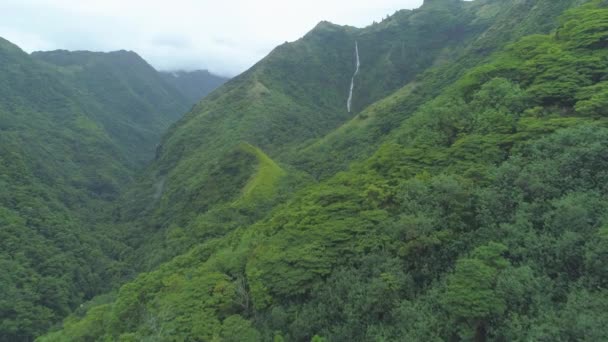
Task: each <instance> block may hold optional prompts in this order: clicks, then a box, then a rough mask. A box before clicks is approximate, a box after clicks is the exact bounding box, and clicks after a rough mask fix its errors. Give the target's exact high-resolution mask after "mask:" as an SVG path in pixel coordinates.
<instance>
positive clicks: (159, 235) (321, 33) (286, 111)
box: [120, 1, 558, 261]
mask: <svg viewBox="0 0 608 342" xmlns="http://www.w3.org/2000/svg"><path fill="white" fill-rule="evenodd" d="M485 6H490V5H488V4H487V3H486V2H480V3H476V4H474V5H473V4H469V3H463V2H460V1H442V2H427V3H425V5H424V6H422V7H421V8H420V9H418V10H414V11H400V12H398V13H396V14H395V15H394V16H393V17H391V18H389V19H387V20H386V21H384V22H382V23H379V24H375V25H372V26H370V27H368V28H364V29H357V28H353V27H342V26H338V25H334V24H331V23H328V22H322V23H320V24H319V25H317V27H315V28H314V29H313V30H312V31H311V32H310V33H308V34H307V35H306V36H304V37H303V38H302V39H300V40H298V41H296V42H294V43H291V44H283V45H281V46H279V47H277V48H276V49H275V50H274V51H273V52H272V53H271V54H270V55H269V56H268V57H266V58H265V59H263V60H262V61H260V62H259V63H258V64H257V65H255V66H254V67H253V68H252V69H250V70H248V71H247V72H245V73H244V74H242V75H240V76H238V77H236V78H234V79H233V80H231V81H230V82H228V83H227V84H226V85H225V86H223V87H222V88H221V89H220V90H219V91H217V92H214V93H213V94H212V95H210V96H209V97H207V98H205V100H203V101H202V102H201V103H200V104H198V105H197V106H195V107H194V108H193V110H192V111H191V112H190V113H189V114H188V115H187V116H186V117H185V118H184V119H183V120H181V121H180V122H178V123H177V124H176V125H175V126H174V127H172V128H171V130H170V131H169V133H168V134H167V135H166V137H165V139H164V140H163V142H162V144H161V147H160V148H159V150H158V156H157V159H156V160H155V162H154V163H153V165H152V167H151V169H150V172H149V174H148V177H147V178H146V179H145V180H144V181H142V182H141V184H140V186H139V187H138V188H136V189H134V190H133V191H131V192H130V193H129V195H127V196H126V198H125V203H124V204H122V205H121V211H120V212H121V214H120V216H121V217H122V218H123V221H127V222H128V223H127V224H128V225H129V226H138V227H139V228H140V229H138V230H133V229H130V230H129V231H130V232H131V233H132V234H131V235H132V236H131V237H130V238H129V240H131V241H133V242H132V244H133V246H134V247H139V246H140V245H141V246H146V247H148V248H149V247H150V246H152V245H153V244H151V243H146V242H145V241H142V237H144V238H154V239H156V240H157V241H158V240H162V239H163V236H164V235H165V234H166V233H167V229H166V228H168V227H169V226H170V225H171V224H177V225H179V226H182V227H183V228H185V229H186V230H190V231H194V230H198V228H196V227H194V226H192V225H193V222H195V221H197V220H194V218H195V217H196V216H197V215H204V214H205V213H206V211H207V210H209V209H210V208H212V207H213V206H214V205H218V204H220V203H217V202H216V203H214V202H213V201H207V202H206V205H204V206H200V205H196V204H195V203H196V202H197V198H201V197H204V198H206V199H207V197H208V196H207V195H206V194H205V191H204V189H205V184H208V181H209V179H208V177H207V176H206V175H207V174H208V173H209V172H210V171H209V170H210V169H211V168H213V167H215V165H217V163H219V162H220V160H222V158H223V156H224V154H226V153H228V152H227V151H230V150H231V149H232V148H233V147H234V146H235V145H237V144H239V143H240V142H243V141H245V142H247V143H250V144H252V145H254V146H256V147H257V148H260V149H261V150H262V151H264V152H265V153H267V154H268V155H269V156H270V157H271V158H272V159H273V160H275V161H276V162H278V163H286V164H290V165H294V166H296V168H295V171H298V172H294V173H299V175H298V176H297V177H296V178H298V179H304V180H305V179H306V177H305V176H302V175H301V171H302V170H304V171H305V172H308V173H311V174H313V175H314V176H315V177H318V176H319V175H324V176H329V175H331V174H333V173H335V172H336V171H337V170H338V169H339V168H340V167H344V165H345V164H346V163H348V162H349V161H350V160H353V159H355V156H356V155H358V154H360V155H364V153H363V152H361V149H356V150H355V148H356V146H359V147H362V146H364V145H363V144H358V142H355V141H353V140H358V139H360V138H361V136H366V135H367V134H369V135H375V138H374V141H370V142H369V144H368V146H369V148H370V149H371V151H373V149H374V146H377V144H378V143H379V141H380V140H381V139H380V137H378V135H382V136H384V135H386V133H387V132H388V131H390V129H388V130H387V129H385V128H386V126H391V125H396V124H398V120H382V122H381V125H382V126H383V127H382V128H381V129H379V130H378V127H377V126H372V127H370V129H369V130H366V132H367V133H362V134H360V135H358V136H352V135H349V136H347V137H346V138H344V139H343V138H342V136H340V142H339V143H338V144H335V145H333V147H344V146H347V145H356V146H355V147H353V150H354V151H358V152H360V153H351V151H344V149H342V150H341V151H338V155H337V156H336V155H334V154H332V153H315V152H316V151H319V152H328V150H330V149H331V148H332V145H330V144H324V143H323V142H322V141H323V140H321V142H318V143H317V144H319V145H320V146H321V147H320V148H316V147H313V148H310V149H307V147H308V146H310V145H311V144H312V146H317V145H316V144H315V142H317V141H319V139H321V138H323V137H324V136H325V135H327V134H328V133H330V132H333V131H334V130H335V129H336V128H338V127H341V126H343V125H344V124H345V123H346V122H348V121H349V120H351V119H352V118H353V116H354V115H355V113H349V112H348V110H347V106H346V103H347V98H348V96H349V87H350V83H351V79H352V75H353V73H354V71H355V69H356V65H355V63H356V58H355V46H356V44H357V45H358V46H359V52H360V60H361V62H362V64H361V69H360V73H359V75H358V76H357V78H356V79H355V83H356V84H355V87H354V92H353V108H354V112H357V111H358V110H359V109H360V108H363V107H365V106H367V105H368V104H370V103H372V102H374V101H377V100H380V99H381V98H382V97H384V96H386V95H387V94H389V93H390V92H393V91H395V90H397V89H398V88H399V87H401V86H404V85H406V84H411V83H412V82H413V81H414V80H415V78H416V76H417V75H420V74H422V73H423V72H424V71H425V70H427V68H430V67H432V66H433V65H435V64H442V63H450V62H455V61H456V59H455V58H456V57H457V56H460V52H459V51H461V50H462V51H467V50H465V49H463V48H462V46H471V45H472V44H474V43H475V42H476V41H478V40H479V39H482V37H483V36H484V35H486V34H490V33H488V32H486V31H485V30H490V29H492V28H493V26H492V25H491V20H490V19H488V20H486V21H485V22H482V23H480V20H481V19H480V18H485V17H484V16H483V15H480V14H478V12H484V11H483V10H482V9H483V8H485ZM496 6H498V8H496V9H495V10H496V11H497V12H500V11H499V10H502V9H503V8H507V9H508V8H510V6H509V5H505V4H502V3H501V4H499V5H496ZM554 12H557V13H558V11H554ZM484 13H485V12H484ZM541 14H542V15H543V16H545V17H550V13H548V11H547V12H542V13H541ZM555 15H556V14H555V13H553V18H555ZM431 19H432V20H433V21H432V22H430V20H431ZM545 20H547V21H551V19H545ZM471 50H472V48H469V50H468V51H469V52H471ZM429 79H431V80H429V81H428V82H427V83H428V84H429V86H428V87H425V88H426V89H428V88H430V85H431V84H432V81H433V79H432V78H430V77H429ZM444 83H446V84H447V83H448V81H444ZM429 97H430V95H427V94H425V93H423V95H421V96H417V97H415V98H414V100H412V101H410V100H409V98H408V100H407V101H410V103H409V104H408V105H409V108H406V110H407V109H409V110H410V111H412V112H413V111H414V110H415V108H416V106H417V105H419V104H420V103H421V102H422V101H423V100H424V99H425V98H429ZM402 102H403V101H400V103H402ZM403 107H404V106H401V105H399V106H393V110H391V111H390V112H389V111H387V113H390V114H392V115H393V118H394V117H395V116H396V115H399V116H400V117H406V116H407V115H408V114H409V113H408V112H406V113H405V114H404V113H403ZM396 109H399V111H398V112H397V111H396ZM364 130H365V129H364ZM361 140H364V138H361ZM342 151H344V152H343V153H340V152H342ZM368 152H369V151H368ZM337 165H338V166H337ZM298 169H299V170H298ZM155 184H163V189H162V190H163V191H162V192H161V196H160V198H156V196H155V194H156V187H155ZM290 184H292V183H290ZM183 198H189V200H188V201H183V200H182V199H183ZM165 204H166V205H165ZM144 213H146V215H147V217H148V218H149V219H148V220H146V221H142V220H141V219H140V217H141V216H142V215H144ZM258 214H259V215H263V214H264V213H263V212H259V213H258ZM134 220H135V221H137V222H135V223H133V222H132V221H134ZM188 225H190V226H191V227H186V226H188ZM158 228H160V230H159V229H158ZM157 247H160V246H157ZM157 249H158V248H155V250H156V251H155V253H154V256H158V255H161V253H159V252H158V250H157ZM173 252H176V251H175V250H174V251H173ZM135 259H138V260H142V261H143V260H147V261H150V260H157V259H156V258H154V257H152V256H149V257H148V256H142V255H137V256H136V257H135Z"/></svg>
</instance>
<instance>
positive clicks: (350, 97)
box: [346, 41, 361, 113]
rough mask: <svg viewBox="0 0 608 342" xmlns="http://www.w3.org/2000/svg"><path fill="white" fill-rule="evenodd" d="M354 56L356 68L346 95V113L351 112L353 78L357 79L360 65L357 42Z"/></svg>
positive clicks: (353, 87)
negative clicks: (355, 57)
mask: <svg viewBox="0 0 608 342" xmlns="http://www.w3.org/2000/svg"><path fill="white" fill-rule="evenodd" d="M355 56H357V67H356V68H355V74H354V75H353V78H352V79H351V80H350V93H349V94H348V101H346V108H347V109H348V112H349V113H350V112H351V107H352V104H353V90H354V89H355V77H357V74H359V67H360V66H361V63H360V61H359V43H357V41H355Z"/></svg>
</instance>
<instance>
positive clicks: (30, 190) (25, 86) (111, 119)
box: [0, 40, 188, 341]
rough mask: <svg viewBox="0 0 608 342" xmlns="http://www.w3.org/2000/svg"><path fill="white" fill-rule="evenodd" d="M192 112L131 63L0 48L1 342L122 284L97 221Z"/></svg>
mask: <svg viewBox="0 0 608 342" xmlns="http://www.w3.org/2000/svg"><path fill="white" fill-rule="evenodd" d="M43 60H44V62H43ZM155 101H158V102H155ZM187 106H188V104H187V101H186V100H185V98H184V96H182V95H181V94H180V93H179V92H178V91H177V90H175V89H173V88H172V87H171V86H170V85H168V84H166V83H165V82H164V81H163V80H162V79H161V77H160V76H159V75H158V73H157V72H156V71H155V70H154V69H152V68H151V67H150V66H149V65H148V64H147V63H145V62H144V61H143V60H142V59H141V58H139V57H138V56H137V55H135V54H133V53H127V52H117V53H111V54H96V53H84V52H83V53H69V52H66V51H56V52H51V53H36V54H35V55H34V56H33V57H32V56H30V55H27V54H26V53H24V52H23V51H21V50H20V49H19V48H18V47H16V46H14V45H13V44H11V43H9V42H7V41H5V40H0V265H1V267H0V269H1V270H2V272H1V275H0V288H1V289H2V290H1V291H0V340H3V341H30V340H33V338H34V337H35V336H38V335H40V334H42V333H43V332H45V331H47V330H48V329H49V327H51V326H52V325H53V324H54V323H57V322H60V321H61V320H62V319H63V318H64V317H65V316H66V315H67V314H68V313H70V312H72V310H73V309H75V308H76V307H78V306H79V305H81V304H82V303H83V302H84V301H87V300H89V299H91V298H93V297H94V296H96V295H98V294H100V293H103V292H106V291H109V290H111V289H112V288H113V287H114V286H115V285H116V284H118V283H119V282H120V280H121V279H123V278H124V276H125V270H128V269H129V268H128V267H127V266H126V264H125V263H124V262H122V261H121V260H120V255H121V253H124V252H125V250H127V249H128V247H127V246H126V245H125V244H124V243H122V242H121V241H119V240H118V239H116V238H115V236H116V235H117V232H116V231H117V228H116V227H114V226H111V225H105V224H103V219H102V217H104V212H106V211H109V210H110V209H111V206H110V203H112V201H114V200H115V199H116V198H117V197H118V196H119V193H121V192H122V188H123V187H125V186H126V185H127V184H129V183H130V182H131V181H132V179H133V178H134V176H135V174H136V172H137V171H139V170H140V169H141V168H142V167H143V165H144V163H145V162H147V161H149V160H150V159H151V158H152V157H153V156H154V147H155V145H156V144H157V143H158V142H159V140H160V135H161V134H162V132H163V131H164V130H165V129H167V127H168V126H169V125H170V123H172V122H173V121H175V120H177V118H178V116H179V115H180V113H183V112H184V111H185V110H186V109H187ZM99 222H102V223H99Z"/></svg>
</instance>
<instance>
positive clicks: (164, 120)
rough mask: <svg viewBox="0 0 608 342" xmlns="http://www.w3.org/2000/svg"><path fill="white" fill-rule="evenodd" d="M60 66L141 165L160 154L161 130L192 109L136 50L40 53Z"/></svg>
mask: <svg viewBox="0 0 608 342" xmlns="http://www.w3.org/2000/svg"><path fill="white" fill-rule="evenodd" d="M32 57H33V58H35V59H37V60H39V61H44V62H45V63H48V64H51V65H52V66H54V69H55V70H56V71H58V72H59V73H61V75H62V77H64V78H65V79H66V80H69V82H71V84H73V85H74V86H75V87H76V88H77V89H78V91H79V96H80V97H82V98H86V100H84V101H83V102H84V103H86V104H87V105H88V107H87V108H86V109H87V110H88V111H89V112H91V113H92V115H94V117H93V118H92V119H93V120H95V121H96V122H99V123H101V124H102V125H103V128H104V129H105V131H106V132H107V133H108V134H109V135H110V137H111V138H112V139H113V140H115V141H116V142H117V143H118V144H119V145H120V146H121V147H122V148H123V149H125V150H126V153H127V154H128V155H129V157H130V158H132V159H133V160H134V161H135V162H137V163H138V164H139V165H143V164H144V163H145V162H147V161H149V160H150V159H151V158H152V157H153V156H154V150H155V147H156V145H157V144H158V141H159V140H160V138H161V134H162V133H163V132H164V131H165V130H166V129H167V127H169V125H171V124H172V123H173V122H175V121H177V120H178V119H179V118H180V117H181V115H183V113H185V112H186V111H187V110H188V109H189V108H190V107H189V101H190V100H189V99H188V98H187V97H186V96H185V95H184V94H182V93H181V92H180V91H179V90H177V89H176V88H175V87H173V86H172V85H171V84H169V83H168V82H166V81H165V80H164V77H163V76H162V74H160V73H158V72H157V71H156V70H154V68H152V66H150V65H149V64H148V63H147V62H146V61H144V60H143V59H142V58H141V57H139V56H138V55H137V54H136V53H134V52H129V51H116V52H110V53H100V52H89V51H76V52H71V51H64V50H57V51H50V52H34V53H33V54H32Z"/></svg>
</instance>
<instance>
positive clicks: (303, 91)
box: [0, 0, 608, 342]
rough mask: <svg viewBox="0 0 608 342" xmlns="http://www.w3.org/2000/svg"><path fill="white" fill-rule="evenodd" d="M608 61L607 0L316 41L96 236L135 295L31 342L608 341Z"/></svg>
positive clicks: (330, 32) (496, 9)
mask: <svg viewBox="0 0 608 342" xmlns="http://www.w3.org/2000/svg"><path fill="white" fill-rule="evenodd" d="M355 42H356V43H355ZM0 43H1V42H0ZM355 44H357V45H358V46H359V53H360V60H361V68H360V73H359V74H358V75H357V77H356V78H355V88H354V94H353V95H354V102H353V104H354V111H353V112H352V113H348V111H347V109H346V100H347V97H348V90H349V85H350V82H351V77H352V75H353V73H354V70H355V67H356V66H355V63H356V60H355V55H354V53H355ZM607 44H608V2H606V1H604V0H590V1H578V0H571V1H570V0H564V1H548V0H533V1H527V0H526V1H523V0H508V1H505V0H501V1H498V0H476V1H470V2H469V1H467V2H464V1H457V0H426V1H424V4H423V6H422V7H421V8H419V9H416V10H411V11H399V12H397V13H395V14H394V15H393V16H391V17H389V18H387V19H386V20H384V21H382V22H381V23H375V24H373V25H371V26H369V27H366V28H362V29H358V28H353V27H347V26H339V25H334V24H331V23H329V22H322V23H320V24H319V25H317V26H316V27H315V28H314V29H313V30H312V31H311V32H309V33H308V34H307V35H305V36H304V37H303V38H302V39H300V40H298V41H296V42H294V43H286V44H283V45H281V46H279V47H277V48H276V49H275V50H273V51H272V52H271V53H270V54H269V55H268V56H267V57H266V58H264V59H263V60H261V61H260V62H259V63H257V64H256V65H255V66H254V67H252V68H251V69H250V70H248V71H246V72H245V73H243V74H242V75H240V76H238V77H236V78H234V79H232V80H230V81H228V82H227V83H226V84H224V85H223V86H221V87H220V88H218V89H217V90H216V91H214V92H212V93H211V94H209V96H207V97H206V98H205V99H203V100H202V101H201V102H200V103H198V104H197V105H195V106H194V107H193V108H192V110H191V111H190V112H189V113H188V114H186V115H185V116H184V117H183V118H181V119H180V120H179V121H177V122H176V123H174V124H173V125H172V126H171V127H170V128H169V129H168V131H167V132H166V133H165V135H164V136H163V138H162V140H161V142H160V144H159V146H158V148H157V150H156V157H155V159H154V160H153V161H152V162H151V163H150V164H149V165H148V166H147V168H146V169H145V170H143V171H141V172H140V173H138V174H137V176H136V180H135V181H134V182H129V183H128V184H127V183H125V184H127V185H128V186H125V187H123V188H122V191H121V192H119V193H118V195H119V196H118V198H116V199H115V200H113V201H111V202H110V203H107V206H104V208H106V209H107V210H105V211H104V212H102V213H100V214H99V215H98V216H96V217H97V218H98V219H99V220H100V221H101V222H102V223H101V225H100V226H99V228H100V229H101V230H103V234H99V236H101V237H102V238H103V239H104V240H103V241H104V248H102V252H100V253H99V254H98V255H103V256H104V258H106V259H101V258H97V259H96V260H97V261H98V262H99V260H104V261H103V263H107V264H108V265H110V267H107V266H105V265H104V266H105V267H107V269H109V270H108V272H106V273H101V274H99V273H94V272H92V273H93V274H95V275H96V276H98V277H100V279H105V280H109V283H111V285H112V286H114V287H113V288H114V289H117V286H119V285H120V288H119V289H117V290H115V291H108V290H110V289H109V288H93V289H91V290H90V292H89V294H90V295H88V296H84V297H81V299H89V298H90V297H92V296H93V295H98V294H101V293H103V292H105V294H103V295H99V296H97V297H95V298H93V299H92V300H91V301H89V302H85V303H82V305H80V306H79V308H78V309H76V310H74V311H72V313H71V314H70V315H69V316H68V317H67V318H66V319H65V320H64V321H63V324H61V325H60V326H56V327H53V328H52V329H50V330H48V332H47V334H45V335H43V336H40V337H39V338H38V339H37V340H39V341H148V340H149V341H317V342H318V341H404V340H405V341H409V340H412V341H511V340H513V341H519V340H522V341H523V340H525V341H574V340H576V341H578V340H581V341H602V340H606V339H608V332H607V330H606V328H605V327H606V324H607V323H608V315H606V313H605V307H606V305H608V291H607V290H606V286H607V285H608V282H607V279H608V273H606V268H605V263H606V262H607V261H608V259H607V257H608V240H607V239H608V238H607V236H608V235H607V231H606V227H607V225H608V216H606V214H605V213H606V210H607V209H608V187H607V186H606V184H608V175H607V173H606V171H605V170H606V169H607V167H608V164H607V160H606V158H605V156H606V155H608V121H607V120H606V115H607V113H606V110H605V108H606V105H607V104H608V95H607V94H608V87H606V86H605V83H606V78H607V76H606V75H607V73H606V70H607V68H608V54H607V52H606V51H607V50H606V46H607ZM9 50H10V49H9ZM0 56H2V54H0ZM45 63H48V62H45ZM53 64H54V65H56V67H58V68H59V70H60V72H63V73H72V72H74V70H72V69H73V68H71V69H70V67H67V69H69V70H66V66H65V65H58V64H60V63H57V62H54V63H53ZM31 68H33V66H31ZM12 69H14V68H12ZM67 79H68V80H69V78H67ZM76 79H78V80H81V81H80V82H84V81H82V80H87V79H91V80H95V77H90V78H89V76H88V75H87V73H82V74H79V75H77V77H76ZM66 82H67V81H66ZM0 84H1V83H0ZM2 89H3V88H0V90H2ZM80 89H83V87H82V86H81V87H80ZM57 91H61V89H59V90H57ZM7 92H8V91H7ZM0 93H1V91H0ZM92 93H95V92H93V91H92ZM41 94H44V93H41ZM28 101H29V100H27V101H23V103H28ZM41 103H45V101H41ZM0 108H1V107H0ZM1 117H2V115H0V118H1ZM0 129H2V126H1V125H0ZM3 132H4V131H3ZM102 132H103V131H102ZM1 137H2V135H0V138H1ZM108 139H109V138H108ZM99 140H100V138H99V139H98V138H95V139H91V141H92V142H97V141H99ZM143 145H144V144H142V146H143ZM0 146H10V145H4V144H0ZM117 146H118V147H119V148H120V147H122V148H124V145H120V144H117ZM12 155H15V156H21V155H25V156H27V155H28V154H25V153H23V152H18V153H14V154H7V156H12ZM0 156H2V154H0ZM18 165H20V164H18V163H12V164H11V163H0V166H4V167H7V166H18ZM0 174H2V173H0ZM15 174H16V173H15ZM18 180H19V179H18V178H17V177H13V178H10V179H7V180H4V182H5V183H6V182H8V183H9V184H18ZM0 181H2V179H0ZM51 189H52V188H51ZM1 198H2V197H0V199H1ZM7 198H8V197H7ZM25 198H28V197H27V196H25ZM1 203H3V202H1V201H0V204H1ZM1 209H2V208H1V207H0V210H1ZM10 210H11V209H10V208H9V212H7V213H8V214H7V215H1V216H0V217H9V218H10V221H9V222H10V224H11V225H13V226H19V225H23V223H21V221H22V220H25V219H26V218H27V217H28V216H27V214H28V213H27V212H25V211H24V212H23V213H21V212H19V215H20V216H15V217H13V216H11V215H14V214H13V213H12V212H10ZM67 214H69V212H68V213H67ZM67 231H68V232H74V231H77V230H70V229H68V230H67ZM84 235H85V236H84V237H88V236H90V235H87V234H84ZM20 239H24V237H23V236H19V235H17V234H15V238H13V240H12V241H20ZM81 240H83V239H81ZM41 243H44V242H41ZM14 245H15V244H14V243H13V244H7V246H14ZM3 247H4V246H3ZM11 248H14V247H11ZM57 250H59V251H61V250H62V247H61V246H58V248H57ZM63 250H65V248H64V249H63ZM68 250H77V249H74V248H68ZM108 250H110V253H108V252H107V251H108ZM84 255H91V254H86V253H85V254H84ZM5 259H6V260H8V261H5V260H2V259H0V261H2V262H4V263H6V262H10V261H11V258H5ZM105 260H107V261H105ZM66 262H67V263H71V262H74V261H73V259H69V260H67V261H66ZM83 264H84V265H89V266H90V265H92V260H89V259H86V260H85V262H84V263H83ZM11 265H12V264H11ZM7 267H8V266H7ZM40 273H41V274H44V272H40ZM51 273H52V272H51ZM12 274H16V273H12ZM45 280H46V279H45ZM2 281H3V282H7V280H2ZM8 283H10V280H9V281H8ZM39 283H40V284H45V281H40V282H39ZM73 283H75V284H79V282H73ZM64 284H70V282H69V280H64V283H63V284H61V285H58V286H59V287H60V286H62V285H64ZM15 288H18V287H15ZM51 288H52V289H55V288H54V287H51ZM68 292H69V291H68ZM13 293H18V292H13ZM40 293H42V294H44V293H47V292H43V291H40ZM51 293H52V292H51ZM6 298H10V297H6ZM6 298H0V313H2V315H6V312H9V310H10V309H11V306H10V305H7V303H9V304H10V303H11V302H7V300H6ZM40 298H41V299H44V296H42V295H41V297H40ZM73 303H77V302H76V300H73ZM73 307H74V305H73V304H72V305H67V306H64V308H63V310H62V311H60V314H62V315H65V314H67V313H68V312H70V308H73ZM2 310H4V311H2ZM24 311H25V310H24ZM34 316H35V315H34ZM38 316H39V317H45V316H43V315H41V314H38ZM3 317H4V316H3ZM57 317H59V316H57ZM27 319H29V317H28V318H26V319H23V318H22V319H21V320H18V319H17V320H14V322H16V323H15V324H19V323H21V324H23V322H27ZM45 319H46V320H47V321H48V318H43V319H40V322H44V321H45ZM3 324H4V323H3ZM0 327H1V326H0ZM4 329H5V331H13V330H10V329H11V327H10V326H8V328H7V327H4ZM35 331H36V332H37V333H38V332H39V331H40V330H35ZM9 340H18V337H17V335H11V336H10V337H9Z"/></svg>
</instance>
